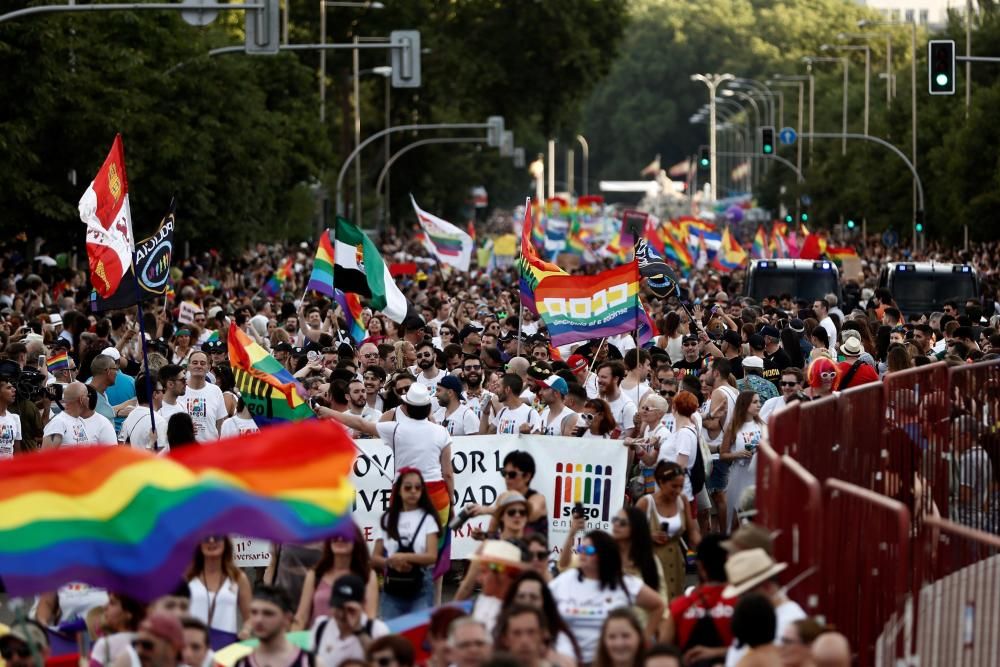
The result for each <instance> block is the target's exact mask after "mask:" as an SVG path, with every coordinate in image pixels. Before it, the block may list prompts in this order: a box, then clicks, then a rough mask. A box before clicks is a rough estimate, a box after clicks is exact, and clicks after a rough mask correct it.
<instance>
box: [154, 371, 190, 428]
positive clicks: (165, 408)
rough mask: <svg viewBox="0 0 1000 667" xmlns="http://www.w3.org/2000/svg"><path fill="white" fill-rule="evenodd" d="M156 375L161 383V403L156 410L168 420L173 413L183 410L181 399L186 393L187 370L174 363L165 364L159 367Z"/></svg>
mask: <svg viewBox="0 0 1000 667" xmlns="http://www.w3.org/2000/svg"><path fill="white" fill-rule="evenodd" d="M156 377H157V379H158V380H159V381H160V384H161V385H163V399H162V404H161V405H160V407H159V408H157V412H158V413H159V414H160V416H161V417H163V419H164V420H165V421H168V422H169V421H170V418H171V417H173V416H174V415H175V414H177V413H178V412H184V402H183V401H182V400H181V399H182V397H183V396H184V394H186V393H187V371H185V370H184V369H183V368H181V367H180V366H177V365H176V364H167V365H165V366H161V367H160V371H159V372H158V373H157V376H156Z"/></svg>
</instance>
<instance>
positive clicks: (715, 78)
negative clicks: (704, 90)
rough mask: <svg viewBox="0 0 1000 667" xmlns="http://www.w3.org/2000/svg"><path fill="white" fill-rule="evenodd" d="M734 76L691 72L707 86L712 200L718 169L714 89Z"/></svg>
mask: <svg viewBox="0 0 1000 667" xmlns="http://www.w3.org/2000/svg"><path fill="white" fill-rule="evenodd" d="M733 78H735V77H734V76H733V75H732V74H708V75H705V74H693V75H691V80H692V81H701V82H702V83H704V84H705V85H706V86H708V107H709V110H708V114H709V119H708V120H709V123H708V153H709V156H708V159H709V172H710V176H709V177H710V178H711V179H712V182H711V183H710V184H709V189H710V192H711V197H712V201H716V200H717V198H718V197H717V195H718V189H717V188H716V180H717V177H718V170H717V169H716V165H715V151H716V139H715V131H716V117H715V89H716V88H717V87H718V86H719V84H720V83H723V82H724V81H729V80H731V79H733Z"/></svg>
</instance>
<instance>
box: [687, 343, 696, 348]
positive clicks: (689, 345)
mask: <svg viewBox="0 0 1000 667" xmlns="http://www.w3.org/2000/svg"><path fill="white" fill-rule="evenodd" d="M684 347H698V343H684Z"/></svg>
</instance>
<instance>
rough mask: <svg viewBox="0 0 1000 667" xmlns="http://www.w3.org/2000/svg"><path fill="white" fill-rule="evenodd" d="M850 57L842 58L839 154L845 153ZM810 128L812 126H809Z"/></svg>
mask: <svg viewBox="0 0 1000 667" xmlns="http://www.w3.org/2000/svg"><path fill="white" fill-rule="evenodd" d="M850 63H851V61H850V59H849V58H844V59H843V64H844V92H843V107H842V109H841V112H840V114H841V120H840V127H841V131H842V132H843V133H844V141H843V143H842V144H841V147H840V154H841V155H847V83H848V67H849V66H850ZM810 129H812V128H810Z"/></svg>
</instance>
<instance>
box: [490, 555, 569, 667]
mask: <svg viewBox="0 0 1000 667" xmlns="http://www.w3.org/2000/svg"><path fill="white" fill-rule="evenodd" d="M547 584H548V582H546V581H545V577H543V576H542V575H540V574H539V573H538V572H533V571H530V570H528V571H525V572H522V573H521V574H520V575H519V576H518V577H517V579H515V580H514V583H513V584H511V586H510V588H509V589H508V590H507V595H506V597H504V600H503V607H504V609H506V608H507V607H510V606H512V605H515V604H522V605H527V606H529V607H535V608H537V609H541V610H542V613H543V614H544V615H545V620H546V623H548V627H547V630H548V632H549V637H550V640H549V652H548V655H546V656H545V658H546V659H547V660H548V661H549V662H553V663H557V664H558V663H562V662H565V661H566V660H571V661H572V662H571V663H570V664H574V665H576V664H579V663H580V646H579V645H578V644H577V643H576V639H575V638H574V637H573V632H572V631H571V630H570V629H569V626H568V625H566V621H564V620H563V617H562V615H561V614H560V613H559V607H558V606H557V605H556V599H555V598H554V597H552V592H551V591H549V587H548V585H547Z"/></svg>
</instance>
